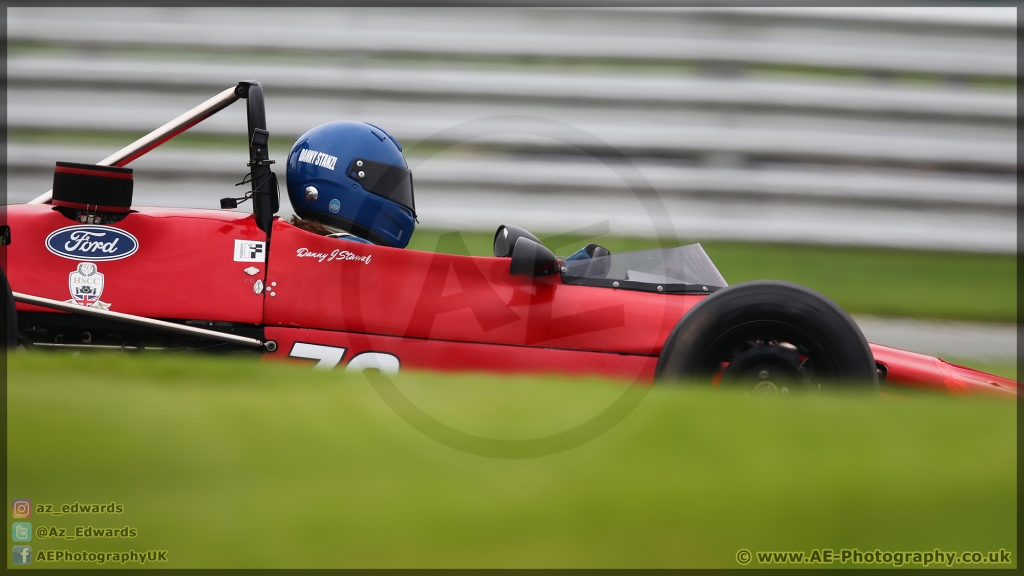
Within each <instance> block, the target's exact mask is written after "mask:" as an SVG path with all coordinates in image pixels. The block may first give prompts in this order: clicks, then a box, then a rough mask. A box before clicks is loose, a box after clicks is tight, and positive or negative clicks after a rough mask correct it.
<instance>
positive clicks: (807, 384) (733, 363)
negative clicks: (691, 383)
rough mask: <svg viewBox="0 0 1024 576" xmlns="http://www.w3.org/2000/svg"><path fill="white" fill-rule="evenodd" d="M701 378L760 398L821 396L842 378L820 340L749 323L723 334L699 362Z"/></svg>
mask: <svg viewBox="0 0 1024 576" xmlns="http://www.w3.org/2000/svg"><path fill="white" fill-rule="evenodd" d="M697 374H698V375H699V376H701V377H707V378H710V379H711V380H712V382H714V383H715V384H717V385H718V386H721V387H729V388H739V389H744V390H746V391H748V392H750V393H752V394H758V395H783V396H784V395H789V394H793V393H804V392H817V391H821V390H826V389H830V388H834V387H836V386H837V385H838V380H839V379H838V371H837V369H836V362H835V360H834V359H833V358H832V355H831V354H829V353H828V350H827V348H826V346H824V345H823V344H822V342H821V341H820V339H818V338H816V337H814V336H813V335H811V334H809V333H808V332H806V331H804V330H802V329H800V328H797V327H796V326H794V325H792V324H789V323H785V322H778V321H757V322H747V323H744V324H740V325H738V326H735V327H733V328H731V329H729V330H727V331H726V332H724V333H722V334H721V335H720V336H719V337H718V338H716V339H715V340H714V341H713V342H712V343H711V345H710V346H708V347H707V349H706V350H705V351H704V353H703V354H702V355H701V357H700V358H699V360H698V363H697Z"/></svg>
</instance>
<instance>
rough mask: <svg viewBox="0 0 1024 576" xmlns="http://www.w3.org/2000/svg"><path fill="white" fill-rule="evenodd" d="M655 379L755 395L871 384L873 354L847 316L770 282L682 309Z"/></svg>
mask: <svg viewBox="0 0 1024 576" xmlns="http://www.w3.org/2000/svg"><path fill="white" fill-rule="evenodd" d="M655 380H656V381H659V382H665V381H678V382H685V383H692V384H714V385H718V386H722V387H726V386H729V387H741V388H745V389H747V390H749V391H751V392H754V393H758V394H783V395H784V394H792V393H799V392H809V391H821V390H829V389H842V388H861V389H869V390H871V389H874V390H877V389H878V372H877V369H876V367H875V359H874V357H873V356H872V355H871V349H870V348H868V343H867V341H866V340H865V339H864V335H863V334H862V333H861V331H860V329H859V328H858V327H857V325H856V324H854V322H853V320H852V319H851V318H850V316H849V315H848V314H846V312H844V311H843V309H842V308H840V307H839V306H837V305H836V304H835V303H834V302H832V301H831V300H829V299H828V298H825V297H824V296H822V295H821V294H818V293H817V292H815V291H813V290H811V289H809V288H805V287H803V286H800V285H798V284H792V283H789V282H778V281H770V280H759V281H755V282H744V283H742V284H737V285H735V286H730V287H728V288H725V289H723V290H719V291H718V292H716V293H714V294H712V295H711V296H709V297H707V298H706V299H704V300H703V301H701V302H700V303H698V304H697V305H696V306H694V307H693V309H692V310H690V311H689V312H687V313H686V315H685V316H683V319H682V320H680V321H679V324H677V325H676V327H675V329H673V330H672V333H671V334H670V335H669V337H668V340H666V342H665V346H664V348H662V350H661V354H660V355H659V357H658V366H657V368H656V370H655Z"/></svg>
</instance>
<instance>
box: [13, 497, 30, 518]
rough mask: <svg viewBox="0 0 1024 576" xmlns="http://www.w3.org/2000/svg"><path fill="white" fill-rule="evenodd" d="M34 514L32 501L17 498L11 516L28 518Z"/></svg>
mask: <svg viewBox="0 0 1024 576" xmlns="http://www.w3.org/2000/svg"><path fill="white" fill-rule="evenodd" d="M31 515H32V502H30V501H28V500H15V501H14V503H13V504H12V505H11V516H13V517H15V518H28V517H29V516H31Z"/></svg>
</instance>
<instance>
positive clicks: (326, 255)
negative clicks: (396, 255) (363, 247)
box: [295, 248, 373, 264]
mask: <svg viewBox="0 0 1024 576" xmlns="http://www.w3.org/2000/svg"><path fill="white" fill-rule="evenodd" d="M295 257H296V258H314V259H316V261H317V262H332V261H334V260H337V261H339V262H341V261H345V260H355V261H357V262H362V263H363V264H369V263H370V259H371V258H372V257H373V254H366V255H365V256H360V255H359V254H353V253H351V252H349V251H348V250H340V249H335V250H332V251H330V252H310V251H309V250H307V249H306V248H299V249H298V250H296V251H295Z"/></svg>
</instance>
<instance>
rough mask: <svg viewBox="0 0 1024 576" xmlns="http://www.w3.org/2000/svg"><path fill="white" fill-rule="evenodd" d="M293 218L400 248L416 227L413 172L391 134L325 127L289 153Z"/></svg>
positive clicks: (358, 125) (363, 127) (347, 125)
mask: <svg viewBox="0 0 1024 576" xmlns="http://www.w3.org/2000/svg"><path fill="white" fill-rule="evenodd" d="M287 182H288V198H289V199H290V200H291V202H292V208H294V209H295V213H296V214H298V215H299V216H300V217H302V218H309V219H313V220H317V221H319V222H322V223H324V224H327V225H328V226H332V227H335V228H340V229H341V230H345V231H347V232H351V233H352V234H355V235H357V236H360V237H362V238H365V239H367V240H369V241H371V242H373V243H375V244H381V245H384V246H393V247H396V248H405V246H406V245H408V244H409V239H410V238H411V237H412V232H413V230H415V228H416V204H415V202H414V201H413V192H412V172H410V171H409V166H408V164H406V162H405V156H403V155H402V146H401V144H399V143H398V141H397V140H395V139H394V138H392V137H391V135H390V134H388V133H387V132H385V131H383V130H381V129H380V128H377V127H376V126H373V125H371V124H365V123H362V122H329V123H327V124H321V125H320V126H317V127H316V128H313V129H312V130H309V131H307V132H306V133H305V134H303V135H302V136H299V137H298V139H297V140H295V145H294V146H292V151H291V152H290V153H289V154H288V167H287Z"/></svg>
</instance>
